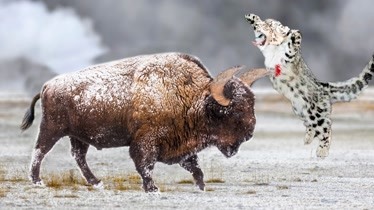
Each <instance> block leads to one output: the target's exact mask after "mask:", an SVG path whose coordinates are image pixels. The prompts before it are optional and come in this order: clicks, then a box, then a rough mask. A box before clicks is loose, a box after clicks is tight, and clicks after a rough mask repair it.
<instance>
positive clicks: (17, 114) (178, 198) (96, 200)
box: [0, 90, 374, 209]
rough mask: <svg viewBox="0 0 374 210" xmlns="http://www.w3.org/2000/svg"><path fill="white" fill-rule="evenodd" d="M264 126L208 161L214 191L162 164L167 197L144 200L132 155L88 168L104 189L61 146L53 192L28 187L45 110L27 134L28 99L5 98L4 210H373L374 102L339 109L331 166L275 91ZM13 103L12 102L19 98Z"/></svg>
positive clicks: (97, 155) (263, 97)
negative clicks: (89, 182)
mask: <svg viewBox="0 0 374 210" xmlns="http://www.w3.org/2000/svg"><path fill="white" fill-rule="evenodd" d="M256 93H257V104H256V111H257V119H258V121H257V127H256V133H255V137H254V138H253V140H252V141H250V142H246V143H244V144H243V145H242V146H241V149H240V152H239V153H238V154H237V155H236V156H234V157H232V158H230V159H226V158H225V157H224V156H223V155H221V154H220V152H219V151H218V150H217V149H216V148H209V149H206V150H204V151H203V152H201V153H200V154H199V157H200V163H201V165H202V168H203V171H204V172H205V181H206V182H209V183H207V190H206V192H201V191H199V190H198V188H197V187H195V186H193V185H192V184H190V183H188V182H189V181H190V180H191V178H192V177H191V175H190V174H188V173H187V172H186V171H185V170H183V169H182V168H180V167H179V166H177V165H172V166H169V165H164V164H162V163H159V164H156V167H155V174H154V178H155V180H156V184H157V185H158V186H159V188H160V189H161V191H162V192H161V193H160V194H158V195H154V194H146V193H144V192H143V191H142V190H141V188H140V184H139V181H140V180H139V179H138V177H137V174H136V171H135V168H134V165H133V162H132V160H131V159H130V157H129V155H128V148H116V149H106V150H102V151H96V149H94V148H90V150H89V153H88V157H87V158H88V163H89V164H90V166H91V169H92V170H93V172H94V173H95V174H96V175H97V176H98V177H100V178H101V179H102V180H103V182H104V184H105V188H104V189H102V190H96V189H93V188H92V187H90V186H86V185H85V184H84V182H83V181H82V179H81V177H80V174H79V172H78V170H77V167H76V164H75V161H74V160H73V158H72V157H71V156H70V153H69V149H70V146H69V143H68V141H67V139H63V140H61V141H60V142H59V143H58V144H57V145H56V146H55V147H54V149H53V150H52V151H51V153H49V155H48V156H47V157H46V159H45V161H44V162H43V165H42V171H41V174H42V177H43V178H44V182H45V183H47V185H49V187H44V188H41V187H35V186H33V185H32V184H31V183H30V182H29V181H28V179H27V175H28V166H29V161H30V155H31V151H32V147H33V144H34V141H35V136H36V134H37V128H38V124H39V119H40V108H39V106H37V107H38V108H37V118H36V120H35V122H34V125H33V126H32V127H31V129H30V130H28V131H26V132H24V133H22V134H21V133H20V131H19V130H18V126H19V124H20V121H21V118H22V116H23V113H24V111H25V110H26V107H28V105H29V99H28V98H25V97H24V96H23V95H21V94H4V93H3V94H1V93H0V142H1V146H0V209H12V208H17V209H18V208H26V209H40V208H44V209H46V208H48V209H50V208H57V209H61V208H64V209H78V208H83V209H103V208H105V209H113V208H123V209H150V208H155V209H218V208H220V209H249V208H255V209H264V208H277V209H373V208H374V101H373V100H374V94H373V90H368V91H366V94H365V95H363V96H362V97H360V100H358V101H356V102H354V103H347V104H337V105H335V106H334V113H333V143H332V146H331V150H330V156H329V157H328V158H326V159H325V160H318V159H317V158H316V157H315V150H316V147H317V145H316V142H313V143H312V145H307V146H304V143H303V137H304V128H303V126H302V122H301V121H299V120H298V119H296V118H295V117H294V116H293V115H292V114H291V112H290V110H291V107H290V106H289V105H288V104H287V103H284V101H281V100H280V98H279V97H278V96H277V95H273V91H269V90H256ZM10 96H11V97H10Z"/></svg>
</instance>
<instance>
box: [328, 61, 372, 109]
mask: <svg viewBox="0 0 374 210" xmlns="http://www.w3.org/2000/svg"><path fill="white" fill-rule="evenodd" d="M373 77H374V54H373V55H372V58H371V60H370V61H369V63H368V64H367V65H366V67H365V68H364V70H362V72H361V73H360V74H359V75H358V76H357V77H353V78H352V79H349V80H347V81H344V82H329V83H323V84H322V85H323V86H325V88H326V89H327V90H329V92H330V96H331V102H332V103H335V102H347V101H351V100H353V99H355V98H357V97H358V95H359V94H360V93H361V92H362V91H363V90H364V89H365V88H366V87H367V86H368V83H369V81H370V80H371V79H373Z"/></svg>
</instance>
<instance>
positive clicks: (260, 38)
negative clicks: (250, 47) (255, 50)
mask: <svg viewBox="0 0 374 210" xmlns="http://www.w3.org/2000/svg"><path fill="white" fill-rule="evenodd" d="M255 35H256V38H255V41H253V42H252V43H253V44H254V45H255V46H264V45H265V42H266V35H265V34H263V33H258V34H257V33H255Z"/></svg>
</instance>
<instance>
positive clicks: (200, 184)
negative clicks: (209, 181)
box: [197, 183, 205, 191]
mask: <svg viewBox="0 0 374 210" xmlns="http://www.w3.org/2000/svg"><path fill="white" fill-rule="evenodd" d="M197 186H198V187H199V189H200V190H202V191H205V184H204V183H198V184H197Z"/></svg>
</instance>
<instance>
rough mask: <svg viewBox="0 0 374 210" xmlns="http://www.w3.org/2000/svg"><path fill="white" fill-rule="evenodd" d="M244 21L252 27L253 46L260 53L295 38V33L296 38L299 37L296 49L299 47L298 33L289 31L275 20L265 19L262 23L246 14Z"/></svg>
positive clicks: (252, 15)
mask: <svg viewBox="0 0 374 210" xmlns="http://www.w3.org/2000/svg"><path fill="white" fill-rule="evenodd" d="M245 19H247V21H248V22H249V23H250V24H251V25H252V27H253V30H254V33H255V41H253V44H254V45H255V46H257V47H258V48H259V49H260V50H261V51H264V50H266V49H268V48H274V47H278V46H281V45H282V44H283V43H285V42H286V41H287V40H289V39H291V38H292V37H295V34H296V33H297V34H298V35H297V37H299V40H298V41H299V42H298V46H296V47H299V46H300V44H301V34H300V32H299V31H298V30H291V29H290V28H289V27H287V26H284V25H282V23H281V22H279V21H277V20H273V19H266V20H264V21H263V20H261V18H260V17H259V16H257V15H255V14H247V15H245ZM292 43H295V42H292Z"/></svg>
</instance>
